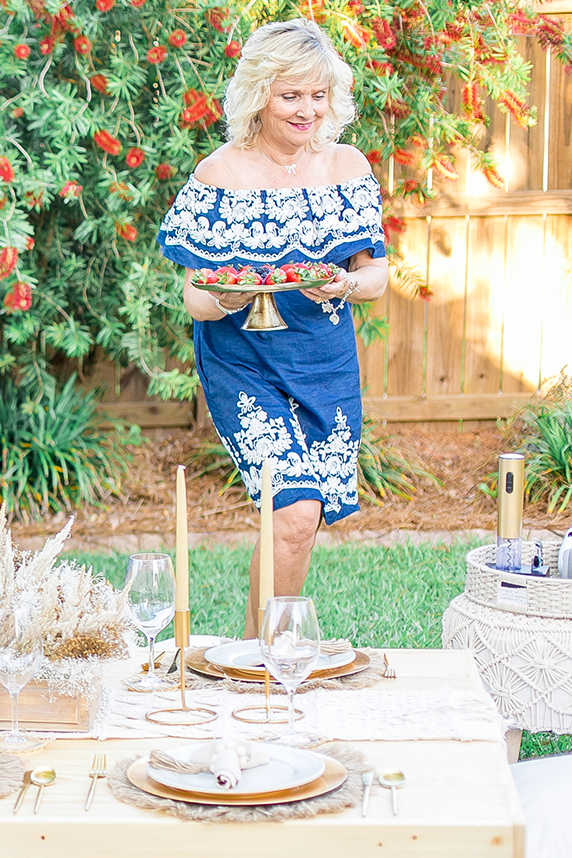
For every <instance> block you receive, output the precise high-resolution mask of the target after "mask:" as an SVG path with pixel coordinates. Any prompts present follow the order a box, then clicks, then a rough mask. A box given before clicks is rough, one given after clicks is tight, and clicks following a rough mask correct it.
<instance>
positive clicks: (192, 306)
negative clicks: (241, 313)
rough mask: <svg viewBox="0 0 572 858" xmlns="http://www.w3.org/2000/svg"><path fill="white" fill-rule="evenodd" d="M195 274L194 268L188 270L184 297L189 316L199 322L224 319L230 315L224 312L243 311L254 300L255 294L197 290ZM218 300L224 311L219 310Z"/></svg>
mask: <svg viewBox="0 0 572 858" xmlns="http://www.w3.org/2000/svg"><path fill="white" fill-rule="evenodd" d="M193 274H194V270H193V269H192V268H187V269H186V271H185V289H184V292H183V297H184V301H185V307H186V308H187V311H188V313H189V315H190V316H191V317H192V318H193V319H196V321H197V322H206V321H216V320H218V319H224V317H225V316H227V315H229V313H225V312H224V310H229V311H230V313H232V312H234V311H236V310H242V308H243V307H246V305H247V304H250V302H251V301H252V299H253V298H254V295H255V293H254V292H206V291H205V290H204V289H197V287H196V286H193V284H192V282H191V277H192V276H193ZM217 299H218V302H219V304H220V306H221V307H223V308H224V310H221V309H219V307H218V305H217V303H216V300H217Z"/></svg>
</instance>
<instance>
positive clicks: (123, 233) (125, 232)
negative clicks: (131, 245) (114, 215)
mask: <svg viewBox="0 0 572 858" xmlns="http://www.w3.org/2000/svg"><path fill="white" fill-rule="evenodd" d="M115 231H116V233H117V235H119V236H120V237H121V238H124V239H125V241H136V239H137V229H136V227H134V226H133V224H132V223H119V222H118V221H116V222H115Z"/></svg>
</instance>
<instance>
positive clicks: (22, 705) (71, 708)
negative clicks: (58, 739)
mask: <svg viewBox="0 0 572 858" xmlns="http://www.w3.org/2000/svg"><path fill="white" fill-rule="evenodd" d="M100 702H101V683H99V685H98V689H97V694H96V695H95V696H94V697H93V698H92V699H90V700H88V698H87V697H84V695H83V694H77V695H76V696H75V697H70V696H68V695H66V694H53V693H50V692H49V691H48V683H47V682H45V681H38V682H34V681H32V682H30V683H29V684H28V685H26V687H25V688H23V689H22V691H21V692H20V700H19V705H18V723H19V725H20V727H21V728H22V729H26V730H57V731H58V733H88V732H89V730H91V727H92V724H93V722H94V720H95V716H96V714H97V710H98V709H99V704H100ZM10 718H11V716H10V695H9V694H8V692H7V691H6V690H5V689H3V688H1V689H0V730H5V729H7V728H9V727H10V723H11V721H10Z"/></svg>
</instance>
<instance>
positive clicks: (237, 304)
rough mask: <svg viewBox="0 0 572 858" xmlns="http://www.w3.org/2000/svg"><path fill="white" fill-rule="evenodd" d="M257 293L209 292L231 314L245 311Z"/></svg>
mask: <svg viewBox="0 0 572 858" xmlns="http://www.w3.org/2000/svg"><path fill="white" fill-rule="evenodd" d="M256 294H257V293H256V292H209V295H212V297H213V298H214V299H215V301H216V300H217V299H218V302H219V304H220V305H221V307H223V308H224V309H225V310H228V311H229V312H230V313H234V312H236V311H237V310H243V309H244V308H245V307H247V306H248V305H249V304H250V303H251V301H252V300H253V299H254V296H255V295H256Z"/></svg>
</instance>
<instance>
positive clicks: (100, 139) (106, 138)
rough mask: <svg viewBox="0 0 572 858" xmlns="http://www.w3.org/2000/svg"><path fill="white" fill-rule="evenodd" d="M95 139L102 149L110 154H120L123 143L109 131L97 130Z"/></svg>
mask: <svg viewBox="0 0 572 858" xmlns="http://www.w3.org/2000/svg"><path fill="white" fill-rule="evenodd" d="M93 140H94V142H95V143H96V145H97V146H99V148H100V149H103V151H104V152H108V153H109V154H110V155H119V153H120V152H121V143H120V142H119V140H118V139H117V138H116V137H112V136H111V134H110V133H109V132H108V131H96V132H95V134H94V135H93Z"/></svg>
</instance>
